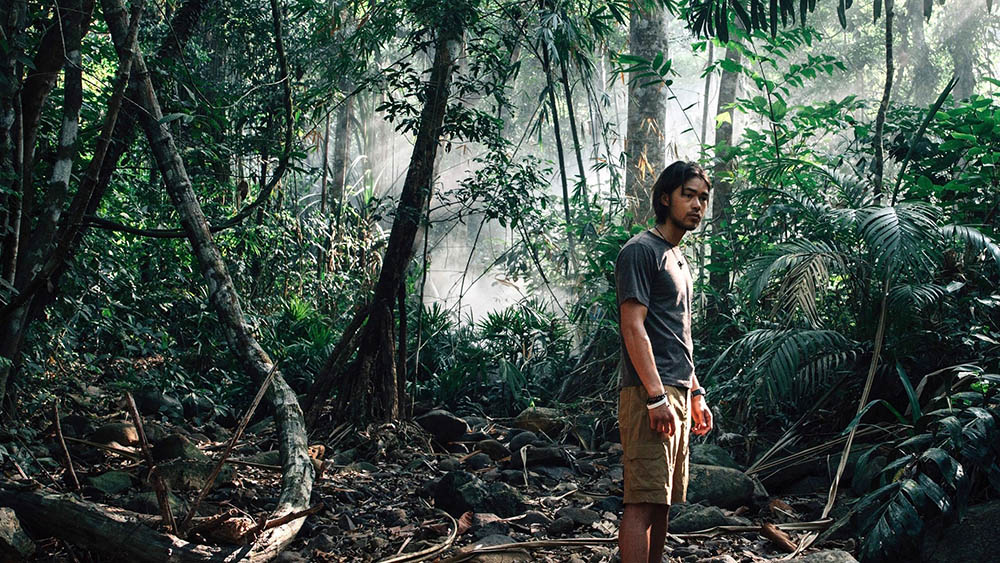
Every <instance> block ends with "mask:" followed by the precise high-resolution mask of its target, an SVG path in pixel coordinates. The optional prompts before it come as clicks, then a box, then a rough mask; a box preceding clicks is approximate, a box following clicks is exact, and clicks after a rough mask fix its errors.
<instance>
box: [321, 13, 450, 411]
mask: <svg viewBox="0 0 1000 563" xmlns="http://www.w3.org/2000/svg"><path fill="white" fill-rule="evenodd" d="M463 34H464V29H463V28H462V27H461V26H460V25H456V26H454V27H449V26H444V25H442V28H441V29H439V30H438V37H437V40H436V46H435V53H434V62H433V63H432V66H431V72H430V80H429V82H428V83H427V86H426V91H425V97H424V100H425V102H424V107H423V110H422V111H421V113H420V122H419V125H418V128H417V136H416V140H415V142H414V145H413V154H412V156H411V158H410V166H409V169H408V170H407V173H406V179H405V181H404V182H403V190H402V193H401V194H400V196H399V204H398V206H397V208H396V218H395V220H394V221H393V223H392V231H391V232H390V234H389V243H388V247H387V248H386V252H385V256H384V258H383V261H382V269H381V271H380V273H379V278H378V281H377V282H376V284H375V292H374V295H373V297H372V302H371V305H370V306H369V307H366V308H363V309H360V310H359V313H358V315H357V318H356V319H355V321H352V323H351V324H352V325H353V326H358V325H360V324H361V322H363V321H364V318H365V317H366V318H367V322H366V323H365V324H364V326H363V328H360V337H358V336H357V335H355V334H345V335H344V336H343V337H342V341H343V340H344V339H348V340H353V339H354V338H357V341H358V342H359V343H360V344H359V345H358V349H357V355H356V357H355V359H354V361H353V362H351V364H350V366H349V367H348V368H347V370H346V374H344V377H342V378H341V377H340V375H341V373H342V372H343V370H342V368H341V367H340V365H341V363H342V360H340V359H338V360H336V361H328V362H327V365H326V366H325V367H324V370H323V372H321V373H320V374H319V375H318V376H317V379H316V381H315V382H314V384H313V389H312V390H311V394H312V395H313V396H312V397H311V402H312V403H313V405H314V407H313V410H314V413H315V412H316V411H317V409H318V408H319V407H321V405H322V404H323V403H324V402H325V401H326V400H328V399H329V397H328V396H326V394H325V393H324V394H319V395H317V394H316V393H317V392H323V391H324V390H325V391H329V390H331V389H333V388H334V387H337V388H338V389H339V390H340V391H339V396H338V398H337V408H336V414H335V416H336V418H337V419H338V420H339V421H350V422H359V421H371V420H391V419H395V418H397V417H398V416H399V412H400V410H399V409H400V405H399V402H400V397H399V388H398V385H397V383H398V382H397V372H396V357H395V356H396V345H395V330H394V328H395V327H394V324H395V323H394V319H393V310H394V309H395V301H396V295H397V291H398V290H399V287H400V285H401V284H402V283H403V281H404V276H405V274H406V270H407V266H408V265H409V263H410V260H411V259H412V258H413V243H414V240H415V238H416V234H417V230H418V229H419V227H420V222H421V220H422V218H423V216H424V215H425V213H426V211H427V207H428V206H429V204H430V193H431V183H432V182H433V180H434V162H435V158H436V155H437V150H438V143H439V141H440V138H441V130H442V126H443V124H444V115H445V110H446V108H447V105H448V95H449V91H450V88H451V77H452V73H453V70H454V68H455V64H456V60H457V57H458V53H459V52H460V50H461V45H462V41H461V38H462V35H463ZM337 348H338V349H344V348H345V347H344V346H340V345H338V346H337ZM349 348H352V349H353V345H352V346H349ZM337 355H338V356H339V357H341V358H342V357H343V353H338V354H337ZM331 360H333V358H331ZM311 416H315V414H313V413H311Z"/></svg>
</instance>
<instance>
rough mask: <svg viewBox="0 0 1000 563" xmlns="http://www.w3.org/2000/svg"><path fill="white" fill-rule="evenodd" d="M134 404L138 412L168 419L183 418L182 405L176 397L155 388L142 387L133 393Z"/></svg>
mask: <svg viewBox="0 0 1000 563" xmlns="http://www.w3.org/2000/svg"><path fill="white" fill-rule="evenodd" d="M135 406H136V408H138V409H139V413H140V414H144V415H150V416H155V417H157V418H159V417H166V418H168V419H170V420H182V419H183V418H184V405H182V404H181V402H180V401H178V400H177V397H174V396H173V395H171V394H169V393H163V392H161V391H157V390H156V389H144V390H142V391H139V392H138V393H136V394H135Z"/></svg>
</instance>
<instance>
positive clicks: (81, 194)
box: [0, 0, 203, 410]
mask: <svg viewBox="0 0 1000 563" xmlns="http://www.w3.org/2000/svg"><path fill="white" fill-rule="evenodd" d="M93 6H94V4H93V2H92V1H90V0H84V2H83V4H82V7H81V6H79V5H77V6H76V7H75V9H64V10H63V13H64V14H74V15H75V16H76V18H75V22H78V23H74V18H69V17H64V26H65V29H66V30H70V29H74V28H75V27H77V26H78V27H79V30H80V32H79V33H80V36H81V37H82V36H83V35H84V34H85V33H86V30H87V29H88V27H89V22H90V14H91V12H92V10H93ZM68 7H69V6H68V4H67V8H68ZM202 7H203V0H187V2H185V3H184V5H183V6H182V7H181V9H180V10H178V12H177V14H176V16H175V17H174V19H173V20H172V22H171V29H172V30H173V33H171V34H169V35H168V36H167V37H165V38H164V42H163V43H162V44H161V46H160V48H159V50H158V51H157V57H158V58H168V57H175V56H177V55H178V54H179V53H180V51H181V49H182V47H183V45H184V44H185V43H186V42H187V40H188V39H189V38H190V36H191V34H192V32H193V29H194V26H195V24H196V23H197V21H198V19H199V17H200V14H201V11H202ZM81 8H82V9H81ZM54 25H56V27H58V24H54ZM62 37H63V35H62V34H58V38H56V39H52V40H53V41H57V42H58V44H59V45H58V48H59V51H58V53H57V60H62V59H61V56H62V51H61V49H62V48H63V47H62ZM66 37H67V39H68V38H69V35H66ZM51 48H52V45H46V44H43V45H42V46H41V47H40V48H39V52H38V54H37V55H36V56H35V61H36V68H35V71H34V72H33V74H30V75H29V78H28V79H26V80H25V87H24V88H25V91H24V92H22V96H23V98H22V100H24V101H26V102H27V104H26V107H27V110H28V116H29V121H33V122H34V124H35V125H34V126H33V127H36V126H37V121H38V112H40V111H41V105H42V102H43V101H44V98H45V97H46V96H47V95H48V92H49V91H50V90H51V88H52V86H53V85H54V80H55V77H54V76H50V74H52V73H51V72H50V73H48V74H47V73H44V72H41V71H42V70H45V69H46V68H48V67H46V66H43V67H39V66H37V64H45V65H47V64H49V61H50V60H51V59H52V55H51V53H49V50H50V49H51ZM52 72H54V71H52ZM132 97H135V96H134V95H133V96H132ZM136 112H137V110H136V108H135V106H134V104H125V105H124V106H122V107H121V108H120V111H117V110H116V111H115V112H112V111H111V110H110V109H109V112H108V118H106V119H110V118H111V116H112V114H113V113H114V117H115V119H111V121H110V122H111V123H112V124H113V127H114V130H113V132H110V131H109V132H108V135H107V136H106V137H105V136H104V135H103V134H102V137H105V141H104V148H103V149H102V151H104V152H103V155H104V156H103V158H101V159H92V165H93V162H94V160H97V163H96V166H100V170H99V171H96V170H95V171H91V170H88V176H87V177H86V178H84V180H83V181H81V186H80V188H79V190H78V193H77V194H76V195H75V196H74V201H73V202H72V204H71V211H72V212H71V213H70V215H71V218H70V219H69V220H64V221H63V223H66V224H67V225H66V227H65V228H63V231H61V232H60V234H59V235H57V236H55V239H58V241H57V240H52V238H53V237H52V235H51V234H45V235H44V236H42V235H41V234H37V236H36V233H35V232H32V233H31V236H30V237H28V238H25V239H21V240H20V241H19V238H20V237H19V236H18V230H17V229H12V230H9V231H8V235H10V236H8V238H7V239H6V240H5V245H6V244H9V243H12V244H13V245H14V246H13V247H12V250H13V252H12V253H8V251H7V250H6V246H5V250H4V267H5V270H4V273H5V275H7V274H8V273H9V275H10V276H11V278H10V281H11V282H13V281H14V276H15V273H16V272H15V269H14V265H13V264H8V258H13V259H15V260H16V259H17V258H18V254H20V261H21V262H22V266H21V267H20V272H21V275H20V279H19V281H18V285H17V286H16V287H17V289H18V292H19V294H21V293H28V292H29V291H31V292H33V293H34V294H33V295H31V298H30V299H26V300H25V303H24V304H23V305H21V306H18V307H17V308H16V309H14V310H13V311H11V313H10V314H9V315H7V316H6V317H5V318H3V319H0V357H2V358H4V359H7V360H8V361H7V362H2V363H0V364H2V365H0V400H2V398H3V397H4V396H5V392H6V390H7V383H8V382H9V377H10V376H11V374H12V373H13V370H14V367H15V366H16V362H17V358H18V357H19V353H20V348H21V343H22V342H23V340H24V335H25V333H26V332H27V329H28V327H29V326H30V323H31V322H32V320H33V319H36V318H38V317H39V316H40V315H41V314H42V313H43V312H44V310H45V307H47V306H48V305H49V304H50V303H51V302H52V301H53V299H54V298H55V294H56V291H57V290H58V285H59V279H60V277H61V276H62V274H63V273H64V272H65V271H66V268H67V267H68V264H69V259H70V257H72V256H73V254H74V253H75V251H76V248H78V247H79V244H80V240H81V238H82V234H83V231H84V227H83V226H82V225H81V222H82V221H81V219H82V217H83V215H90V214H93V213H94V211H95V210H96V209H97V207H98V205H99V203H100V200H101V197H102V196H103V194H104V191H105V190H106V189H107V186H108V183H109V182H110V179H111V175H112V174H113V173H114V170H115V169H116V168H117V163H118V159H119V158H120V157H121V155H122V154H123V153H124V152H125V150H126V149H127V148H128V147H129V145H130V144H131V141H132V136H133V135H132V132H133V130H134V126H135V115H136ZM32 138H34V133H32ZM31 142H33V141H31ZM18 145H19V146H20V143H19V144H18ZM69 163H70V161H67V162H66V164H65V165H63V166H64V167H65V166H68V165H69ZM63 172H64V173H65V172H66V170H65V168H64V169H63ZM22 180H23V175H22V178H21V179H20V180H19V181H17V182H16V183H15V189H16V190H17V191H18V192H20V186H21V185H22V182H21V181H22ZM61 186H62V180H61V179H60V183H59V184H58V185H57V188H59V189H61V191H62V193H63V194H64V195H65V191H66V190H65V189H64V188H62V187H61ZM15 199H16V200H17V201H18V202H19V201H20V199H19V198H15ZM63 199H65V198H63ZM46 200H47V205H46V207H47V208H48V209H51V210H52V212H54V213H56V214H61V209H62V207H61V206H62V205H65V201H57V200H58V198H54V197H53V196H52V195H51V193H50V194H49V195H46ZM57 203H58V204H59V205H56V204H57ZM18 210H19V211H20V209H18ZM18 217H20V215H18ZM58 219H59V217H58V216H56V217H51V216H50V217H49V219H48V220H47V221H43V222H41V223H40V224H39V228H43V227H45V226H46V225H48V226H52V225H55V224H56V222H57V221H58ZM40 232H41V231H39V233H40ZM66 236H69V237H70V239H68V240H62V239H63V237H66ZM42 241H48V242H49V248H51V247H52V246H53V245H56V249H55V250H52V251H50V252H48V253H47V254H48V256H45V255H41V254H39V256H40V257H36V259H35V260H32V261H31V262H29V261H28V259H27V258H25V254H27V253H26V252H20V253H19V252H18V250H17V247H18V246H21V245H24V244H25V242H32V244H34V245H35V246H38V243H39V242H42ZM60 246H63V248H59V247H60ZM57 252H58V254H59V256H61V258H59V257H57V256H55V254H56V253H57ZM54 258H55V259H54ZM43 264H44V265H43ZM8 265H9V266H10V270H7V269H6V268H7V266H8ZM38 268H42V269H43V270H44V271H46V272H49V273H48V274H46V275H45V276H44V277H45V278H46V279H44V280H42V279H41V278H40V277H39V276H38V275H36V276H34V277H35V278H37V280H35V281H44V286H42V287H39V288H38V289H37V290H31V289H30V288H28V287H27V286H26V284H27V283H31V282H29V281H28V276H27V275H26V274H27V273H36V272H38ZM36 285H39V284H36ZM0 316H4V315H0ZM0 410H3V407H2V406H0Z"/></svg>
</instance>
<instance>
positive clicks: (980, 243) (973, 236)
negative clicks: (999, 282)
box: [941, 225, 1000, 266]
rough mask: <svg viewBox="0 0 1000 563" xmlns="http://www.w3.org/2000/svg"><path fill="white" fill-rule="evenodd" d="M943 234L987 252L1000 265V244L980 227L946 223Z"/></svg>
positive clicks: (942, 228) (942, 230)
mask: <svg viewBox="0 0 1000 563" xmlns="http://www.w3.org/2000/svg"><path fill="white" fill-rule="evenodd" d="M941 234H942V235H944V236H945V237H948V238H950V239H954V240H958V241H961V242H964V243H965V244H966V246H969V247H972V248H974V249H976V250H978V251H980V252H986V253H987V254H989V255H990V256H992V257H993V260H994V261H996V263H997V265H998V266H1000V245H997V243H995V242H993V239H992V238H990V237H989V236H988V235H986V234H985V233H983V232H982V231H980V230H979V229H977V228H975V227H970V226H968V225H945V226H943V227H941Z"/></svg>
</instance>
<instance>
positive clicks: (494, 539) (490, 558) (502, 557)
mask: <svg viewBox="0 0 1000 563" xmlns="http://www.w3.org/2000/svg"><path fill="white" fill-rule="evenodd" d="M505 543H514V538H512V537H510V536H507V535H501V534H495V535H492V536H486V537H484V538H482V539H481V540H479V541H477V542H476V543H474V544H473V547H486V546H490V545H503V544H505ZM531 560H532V559H531V557H530V556H529V555H527V554H525V553H523V552H517V551H513V552H509V553H483V554H480V555H477V556H476V557H474V558H473V559H471V561H475V562H477V563H519V562H521V561H531Z"/></svg>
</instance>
